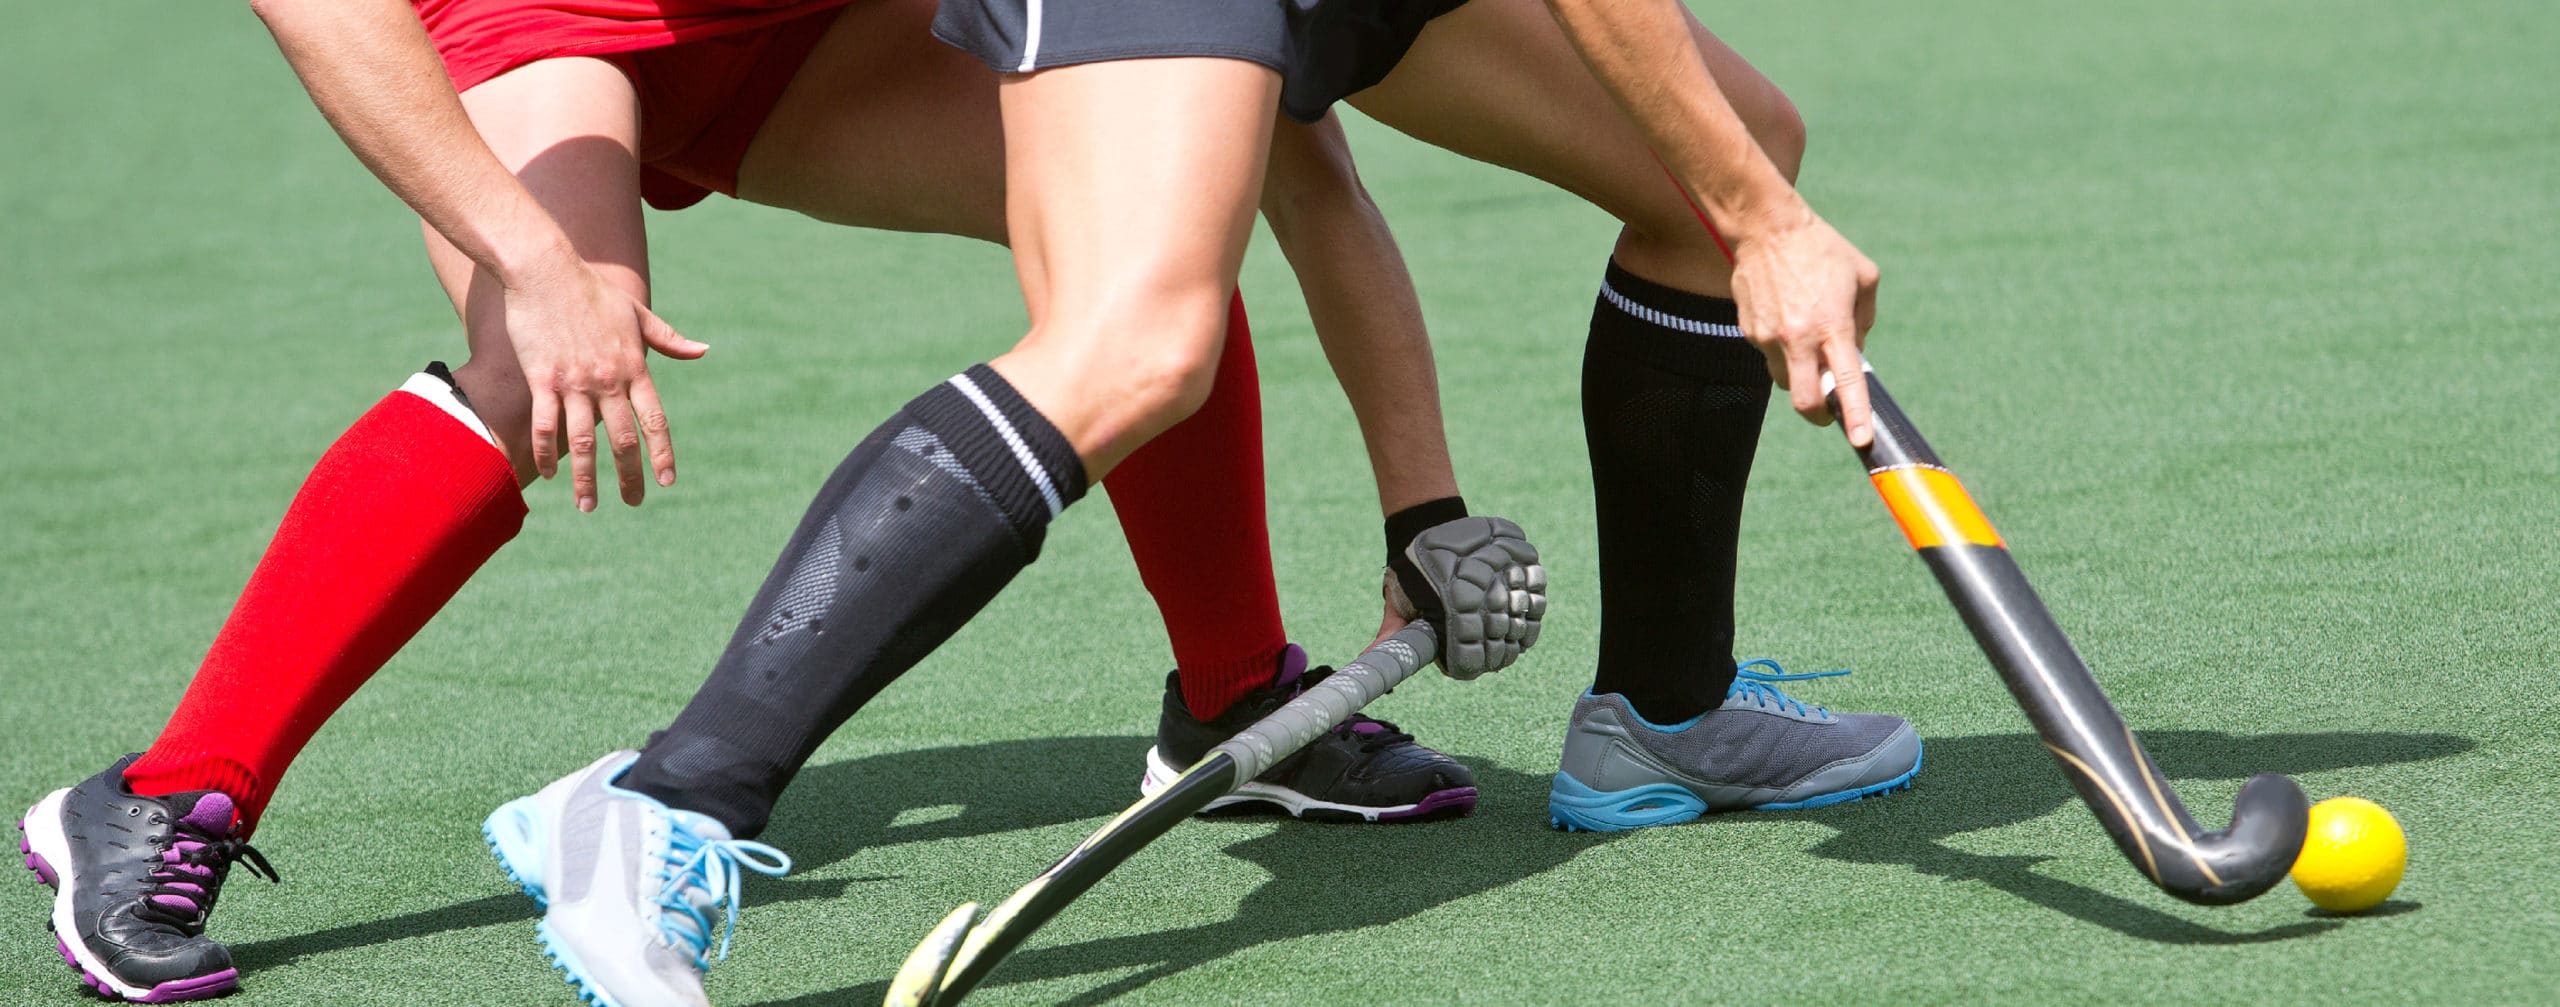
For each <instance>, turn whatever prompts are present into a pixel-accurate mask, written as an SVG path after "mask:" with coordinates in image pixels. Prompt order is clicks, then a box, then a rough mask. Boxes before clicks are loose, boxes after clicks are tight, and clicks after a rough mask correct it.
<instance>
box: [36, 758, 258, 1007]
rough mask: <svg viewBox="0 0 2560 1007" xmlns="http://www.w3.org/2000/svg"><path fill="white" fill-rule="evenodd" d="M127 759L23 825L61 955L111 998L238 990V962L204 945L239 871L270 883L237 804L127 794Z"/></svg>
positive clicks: (212, 795) (147, 999) (48, 798)
mask: <svg viewBox="0 0 2560 1007" xmlns="http://www.w3.org/2000/svg"><path fill="white" fill-rule="evenodd" d="M135 758H137V756H131V755H128V756H125V757H124V758H123V759H122V760H119V761H118V762H117V763H116V764H115V765H113V766H109V767H107V769H106V771H105V772H102V773H99V774H98V775H96V776H92V777H90V778H89V779H87V780H85V781H82V782H81V783H80V784H79V785H77V786H72V787H65V788H63V789H61V790H57V791H54V792H53V793H50V794H47V795H45V798H44V800H41V801H37V802H36V804H35V806H34V807H32V808H28V809H27V813H26V816H25V817H24V818H21V819H19V820H18V828H19V830H20V831H21V832H23V833H25V835H24V836H23V837H22V838H21V839H19V840H18V851H19V852H20V853H22V854H24V855H25V856H26V865H27V869H28V870H31V871H34V872H35V873H36V877H37V878H38V879H39V880H42V881H43V882H44V883H45V884H47V885H51V886H52V887H53V890H54V895H53V912H52V915H51V916H50V917H49V918H48V919H47V920H46V925H48V926H49V927H51V928H52V929H53V934H54V950H56V951H59V952H61V953H62V960H63V961H65V962H68V963H70V965H71V967H72V968H73V969H75V970H77V971H78V972H79V973H80V980H81V982H82V983H83V984H85V985H87V986H88V987H89V989H91V990H93V991H95V992H96V993H97V994H98V996H99V997H100V998H101V999H105V1000H130V1001H133V1002H135V1003H154V1004H156V1003H175V1002H178V1001H181V1000H202V999H207V998H210V997H218V996H222V995H224V994H226V993H229V992H231V991H232V990H233V989H235V988H237V987H238V986H239V985H240V972H239V970H238V969H235V968H233V967H232V965H231V952H230V951H229V949H226V948H224V947H223V946H222V945H221V944H218V943H215V942H214V941H213V940H212V939H211V938H208V937H206V936H205V935H204V928H205V922H206V920H207V919H208V918H209V917H211V916H212V915H213V904H214V900H215V899H216V898H218V897H220V896H221V894H222V882H223V879H224V878H226V877H228V876H229V875H230V873H231V865H232V864H233V863H234V862H237V861H243V860H245V861H246V862H247V863H248V865H249V869H250V870H251V871H253V872H255V873H257V874H259V875H260V876H262V877H265V878H267V879H268V880H270V881H272V880H274V879H275V871H274V869H273V868H270V867H268V866H267V861H266V858H265V857H261V856H259V855H258V851H256V850H254V849H251V848H250V847H249V844H248V842H247V841H245V840H244V839H243V838H241V836H240V834H239V833H240V827H239V822H238V816H237V815H236V814H234V811H235V809H234V807H233V805H232V801H231V798H230V796H229V795H227V794H224V793H222V792H221V791H214V790H200V791H189V792H187V793H182V794H170V795H167V796H164V797H150V796H145V795H141V794H136V793H134V792H133V791H132V789H130V788H128V787H127V786H125V781H124V771H125V767H127V766H130V765H132V764H133V760H134V759H135Z"/></svg>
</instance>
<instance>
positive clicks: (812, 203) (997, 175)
mask: <svg viewBox="0 0 2560 1007" xmlns="http://www.w3.org/2000/svg"><path fill="white" fill-rule="evenodd" d="M933 13H934V0H857V2H855V3H853V4H851V5H849V6H847V7H845V8H844V9H843V11H842V13H840V14H838V15H837V16H836V21H835V24H834V25H833V26H831V27H829V28H828V29H827V32H826V34H825V35H824V36H823V37H821V38H820V40H819V42H818V45H817V47H816V48H814V49H812V50H811V51H810V53H809V57H808V59H807V60H806V61H805V62H803V63H802V64H801V66H800V70H799V72H798V73H796V74H793V75H792V78H791V84H790V86H789V87H788V88H786V89H784V91H783V93H782V97H781V99H780V100H779V101H777V102H776V103H775V104H774V107H773V110H772V111H771V112H770V113H769V114H767V115H766V117H765V121H764V125H763V126H762V127H761V128H760V129H758V130H757V132H756V136H755V140H754V141H753V142H751V143H749V144H748V146H747V151H746V156H745V157H744V158H743V159H742V160H741V161H740V162H739V165H738V195H739V196H740V197H741V198H744V199H748V200H751V201H754V202H758V203H764V204H766V205H769V206H779V207H783V208H785V209H790V210H797V211H799V212H801V213H805V214H808V215H809V216H812V217H816V218H818V219H820V220H824V221H827V222H830V223H836V224H846V225H851V226H855V227H877V228H883V229H887V230H896V231H923V232H929V233H939V234H958V235H964V236H967V237H972V238H980V239H984V240H987V241H996V242H1001V241H1003V240H1004V129H1003V124H1002V119H1001V116H1000V114H999V113H998V111H997V107H996V74H995V71H993V70H990V69H988V68H987V67H986V65H985V64H983V63H980V62H978V61H977V60H976V59H973V58H971V57H970V56H969V55H968V54H966V53H963V52H961V51H959V50H957V49H954V48H952V47H951V46H948V45H945V44H943V43H942V42H940V41H939V40H936V39H935V38H934V37H933V35H932V34H931V32H930V30H929V29H930V28H931V26H932V23H933Z"/></svg>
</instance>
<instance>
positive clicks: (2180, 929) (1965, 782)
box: [1754, 731, 2476, 944]
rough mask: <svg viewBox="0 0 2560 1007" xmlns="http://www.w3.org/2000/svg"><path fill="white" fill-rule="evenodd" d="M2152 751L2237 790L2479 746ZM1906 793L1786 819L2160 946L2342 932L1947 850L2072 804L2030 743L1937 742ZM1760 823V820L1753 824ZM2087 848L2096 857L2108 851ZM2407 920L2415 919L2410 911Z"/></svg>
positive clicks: (2027, 737) (1865, 856)
mask: <svg viewBox="0 0 2560 1007" xmlns="http://www.w3.org/2000/svg"><path fill="white" fill-rule="evenodd" d="M2142 739H2143V743H2144V744H2145V745H2147V746H2149V747H2150V748H2151V750H2152V751H2155V752H2157V753H2159V758H2160V760H2161V764H2163V765H2167V766H2175V767H2177V768H2178V770H2179V775H2180V777H2181V778H2182V779H2205V780H2237V779H2240V778H2243V777H2246V776H2248V775H2250V774H2251V773H2255V772H2258V771H2261V770H2266V769H2270V768H2272V769H2274V770H2275V771H2280V772H2284V773H2287V774H2302V773H2317V772H2323V771H2327V770H2334V769H2344V768H2349V767H2356V766H2377V765H2389V764H2393V763H2402V762H2417V761H2422V760H2426V759H2436V758H2443V757H2445V756H2450V755H2460V754H2462V753H2464V752H2468V751H2470V750H2471V749H2473V748H2474V747H2476V746H2475V744H2474V743H2473V742H2472V741H2471V739H2468V738H2464V737H2460V736H2457V735H2450V734H2401V733H2391V732H2372V733H2348V732H2334V733H2324V734H2268V735H2242V736H2234V735H2229V734H2224V733H2222V732H2219V731H2145V732H2143V735H2142ZM1918 782H1919V785H1918V786H1916V787H1914V788H1912V790H1911V792H1909V793H1907V794H1899V795H1895V796H1894V797H1892V798H1890V799H1887V800H1882V801H1861V802H1857V803H1855V804H1848V805H1840V806H1837V807H1831V808H1821V809H1815V810H1811V811H1801V812H1784V813H1781V814H1779V815H1777V816H1772V817H1780V818H1785V819H1790V820H1802V821H1808V822H1819V823H1822V824H1824V825H1828V826H1831V827H1832V828H1833V829H1835V830H1837V831H1836V832H1835V833H1834V834H1833V835H1832V836H1831V838H1829V839H1826V840H1824V841H1822V842H1821V843H1818V844H1816V845H1815V846H1814V847H1813V848H1812V850H1811V851H1810V852H1812V853H1813V854H1814V855H1816V856H1821V857H1826V858H1829V859H1832V860H1838V861H1843V862H1847V863H1858V864H1887V865H1899V866H1906V867H1910V868H1912V869H1914V870H1916V871H1919V872H1921V873H1923V874H1929V875H1934V876H1936V877H1941V878H1945V879H1947V880H1950V881H1979V882H1982V883H1984V884H1987V885H1990V886H1992V887H1993V888H1996V889H1999V890H2000V891H2003V892H2007V893H2008V894H2010V895H2013V896H2016V897H2018V898H2021V899H2025V900H2026V901H2028V902H2032V903H2035V904H2036V905H2039V906H2042V907H2044V908H2046V909H2049V910H2052V911H2054V912H2057V913H2061V914H2063V915H2066V916H2070V917H2072V918H2074V919H2078V920H2081V921H2083V922H2087V923H2093V924H2096V925H2098V926H2102V927H2106V928H2107V929H2110V930H2113V931H2115V932H2117V933H2120V934H2123V935H2125V936H2127V937H2132V938H2136V939H2139V940H2146V941H2152V942H2156V943H2162V944H2251V943H2262V942H2267V941H2279V940H2289V939H2293V938H2297V937H2307V936H2311V935H2315V934H2319V933H2324V932H2327V931H2329V930H2331V929H2334V928H2336V927H2338V926H2339V925H2340V923H2339V921H2337V920H2335V919H2330V918H2326V917H2318V918H2314V919H2310V920H2305V921H2303V922H2298V923H2290V924H2286V925H2283V926H2278V927H2272V928H2269V929H2266V930H2261V931H2255V932H2248V933H2233V932H2230V931H2225V930H2220V929H2216V928H2213V927H2209V926H2205V925H2203V924H2199V923H2194V922H2190V921H2189V920H2187V919H2184V918H2182V917H2180V916H2177V915H2175V914H2172V913H2169V912H2164V911H2162V910H2161V909H2158V908H2155V907H2153V906H2149V905H2145V904H2143V903H2140V902H2136V901H2132V900H2128V899H2124V898H2119V897H2117V896H2114V895H2110V894H2107V893H2104V892H2100V891H2097V890H2094V889H2091V888H2086V887H2083V886H2081V885H2078V884H2074V883H2072V882H2069V881H2063V880H2060V879H2057V878H2053V877H2049V876H2046V875H2043V874H2039V873H2037V872H2036V871H2035V870H2034V867H2035V865H2036V864H2039V863H2042V862H2044V861H2047V860H2051V859H2054V858H2053V857H2052V856H2042V855H2007V856H2002V855H1987V854H1979V853H1971V852H1967V851H1964V850H1960V849H1957V848H1955V847H1953V846H1950V845H1948V844H1946V843H1945V842H1943V840H1946V839H1949V838H1952V837H1954V836H1958V835H1962V834H1964V833H1969V832H1976V831H1981V830H1985V829H1997V828H2001V827H2004V826H2009V825H2016V824H2018V823H2021V822H2026V821H2031V820H2034V819H2037V818H2041V817H2044V816H2045V815H2048V814H2051V813H2053V812H2054V811H2055V810H2056V809H2059V808H2061V807H2063V806H2064V805H2065V804H2066V803H2068V802H2070V801H2071V800H2072V792H2071V790H2070V788H2069V786H2068V785H2067V784H2066V783H2065V782H2064V781H2062V780H2061V779H2060V778H2059V777H2057V776H2055V775H2054V773H2053V768H2052V760H2051V757H2050V756H2048V755H2046V754H2045V749H2044V747H2043V746H2042V745H2041V744H2039V743H2038V742H2037V740H2036V737H2035V736H2034V735H2032V734H2025V733H2020V734H1994V735H1974V736H1969V737H1961V738H1943V739H1935V738H1933V739H1930V740H1929V742H1928V769H1927V771H1926V772H1923V773H1922V774H1921V778H1920V780H1919V781H1918ZM1754 817H1758V816H1756V815H1755V816H1754ZM2097 838H2098V837H2097V836H2096V835H2092V836H2091V837H2090V839H2091V843H2090V845H2089V847H2088V849H2089V851H2090V854H2091V855H2097V851H2098V850H2100V849H2101V847H2100V846H2098V845H2097V844H2096V840H2097ZM2402 911H2406V910H2402Z"/></svg>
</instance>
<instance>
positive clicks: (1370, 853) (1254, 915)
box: [760, 756, 1606, 1007]
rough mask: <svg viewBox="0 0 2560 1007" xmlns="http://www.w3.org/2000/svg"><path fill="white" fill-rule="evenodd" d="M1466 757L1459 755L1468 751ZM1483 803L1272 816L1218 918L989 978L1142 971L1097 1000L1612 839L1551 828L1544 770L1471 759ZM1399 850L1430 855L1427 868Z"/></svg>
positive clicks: (1056, 949)
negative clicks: (1441, 810) (1444, 809)
mask: <svg viewBox="0 0 2560 1007" xmlns="http://www.w3.org/2000/svg"><path fill="white" fill-rule="evenodd" d="M1462 758H1463V756H1462ZM1468 761H1469V764H1470V765H1473V766H1475V767H1476V787H1477V789H1478V790H1479V791H1480V792H1481V793H1482V794H1483V795H1484V804H1483V810H1481V811H1479V812H1478V813H1477V814H1476V815H1475V816H1474V817H1471V818H1464V819H1458V820H1455V821H1445V822H1433V823H1424V824H1413V825H1323V824H1316V823H1300V822H1290V821H1287V820H1286V819H1279V818H1274V819H1270V820H1271V821H1275V822H1278V823H1280V824H1279V827H1277V828H1274V829H1272V830H1271V831H1269V832H1267V833H1265V834H1262V835H1259V836H1255V837H1254V838H1251V839H1247V840H1245V841H1243V842H1240V843H1236V844H1234V845H1232V846H1229V847H1227V848H1226V850H1225V853H1226V854H1227V855H1229V856H1233V857H1237V858H1240V859H1243V860H1245V861H1248V862H1251V863H1253V864H1255V865H1257V866H1260V867H1261V868H1262V869H1264V870H1265V871H1267V872H1269V874H1270V875H1271V880H1269V881H1267V882H1265V883H1263V884H1262V885H1261V886H1259V887H1257V888H1255V889H1254V890H1253V891H1252V892H1251V893H1249V894H1247V895H1246V896H1245V897H1244V901H1243V904H1241V905H1239V906H1238V907H1237V908H1236V911H1235V914H1234V915H1233V916H1232V917H1230V918H1228V919H1225V920H1221V921H1219V922H1216V923H1211V924H1206V925H1202V926H1196V927H1188V928H1184V929H1179V930H1162V931H1154V932H1150V933H1144V934H1133V935H1130V936H1126V937H1111V938H1104V939H1100V940H1092V941H1085V942H1082V943H1077V944H1069V945H1061V946H1053V947H1044V948H1035V949H1031V950H1026V951H1019V952H1016V953H1014V954H1013V955H1012V956H1011V957H1010V958H1008V959H1007V961H1006V964H1005V967H1004V971H1003V972H1002V973H1000V974H999V975H998V976H996V977H995V978H993V979H991V980H989V982H990V984H991V985H996V986H1005V985H1012V984H1015V983H1025V982H1039V981H1042V980H1050V979H1059V978H1065V977H1070V976H1079V975H1092V974H1096V973H1104V972H1117V971H1127V970H1131V969H1135V970H1136V971H1134V972H1131V973H1130V974H1129V975H1126V976H1123V977H1121V978H1118V979H1116V980H1113V981H1112V982H1110V983H1108V984H1106V985H1103V986H1099V987H1096V988H1094V989H1091V990H1087V991H1085V992H1083V993H1080V994H1078V995H1076V996H1075V997H1073V998H1071V999H1069V1000H1067V1001H1066V1003H1069V1004H1098V1003H1103V1002H1106V1001H1109V1000H1112V999H1113V998H1116V997H1120V996H1123V995H1126V994H1128V993H1129V992H1131V991H1133V990H1136V989H1138V988H1140V987H1143V986H1145V985H1146V984H1148V983H1151V982H1154V981H1156V980H1158V979H1162V978H1165V977H1167V976H1171V975H1176V974H1179V973H1181V972H1183V971H1185V970H1188V969H1190V968H1193V967H1195V966H1198V965H1203V964H1207V963H1209V962H1213V961H1216V960H1218V959H1221V958H1224V957H1226V956H1228V955H1231V954H1235V953H1237V952H1239V951H1244V950H1247V949H1250V948H1252V947H1254V946H1256V945H1260V944H1264V943H1268V942H1272V941H1282V940H1290V939H1293V938H1299V937H1307V936H1312V935H1317V934H1327V933H1340V932H1345V931H1350V930H1357V929H1360V928H1363V927H1372V926H1378V925H1380V924H1386V923H1393V922H1395V921H1397V920H1402V919H1406V918H1408V917H1411V916H1414V915H1416V914H1418V913H1423V912H1427V911H1429V910H1431V909H1433V908H1436V907H1438V906H1441V905H1444V904H1446V903H1449V902H1453V901H1456V900H1458V899H1462V898H1466V897H1468V896H1472V895H1477V894H1481V893H1483V892H1486V891H1490V890H1493V889H1497V888H1501V887H1503V886H1506V885H1510V884H1512V883H1514V882H1518V881H1521V880H1523V879H1526V878H1530V877H1534V876H1536V875H1539V874H1542V873H1544V872H1546V871H1548V870H1552V869H1554V868H1556V867H1559V866H1562V865H1563V864H1565V863H1566V862H1568V861H1570V860H1572V859H1573V858H1574V857H1575V856H1577V855H1579V854H1580V853H1582V851H1584V850H1587V849H1590V848H1591V847H1593V846H1595V845H1598V844H1599V843H1601V842H1605V841H1606V839H1605V838H1604V837H1600V836H1595V835H1592V834H1589V833H1566V832H1558V831H1555V830H1552V829H1550V828H1548V827H1547V821H1546V817H1545V816H1546V795H1547V787H1548V782H1549V780H1548V777H1547V776H1546V775H1544V774H1536V775H1533V774H1529V773H1522V772H1517V771H1514V770H1509V769H1504V768H1502V767H1500V766H1494V765H1489V764H1487V763H1485V762H1483V761H1481V760H1468ZM1399 849H1410V850H1414V851H1426V850H1427V851H1429V854H1430V856H1429V863H1430V865H1431V869H1430V870H1414V869H1412V868H1411V866H1410V865H1411V864H1412V863H1414V862H1415V858H1412V857H1402V856H1397V855H1394V851H1396V850H1399ZM887 986H888V984H887V982H886V981H885V980H884V981H880V982H872V983H867V984H863V985H860V986H854V987H850V988H846V989H839V990H831V991H828V992H824V993H818V994H812V995H810V996H805V997H798V998H793V999H789V1000H779V1001H773V1002H770V1003H765V1004H762V1005H760V1007H839V1005H845V1004H876V1003H879V1002H880V998H881V995H882V994H883V993H884V992H885V991H886V990H887Z"/></svg>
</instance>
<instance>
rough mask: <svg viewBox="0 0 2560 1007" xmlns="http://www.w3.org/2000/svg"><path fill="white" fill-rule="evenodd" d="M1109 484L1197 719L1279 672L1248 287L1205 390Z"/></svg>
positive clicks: (1283, 643) (1276, 596) (1282, 645)
mask: <svg viewBox="0 0 2560 1007" xmlns="http://www.w3.org/2000/svg"><path fill="white" fill-rule="evenodd" d="M1103 486H1104V487H1105V488H1106V489H1108V490H1110V492H1111V509H1112V510H1113V511H1114V512H1116V513H1118V514H1119V515H1120V527H1121V530H1122V531H1123V532H1124V533H1125V534H1126V535H1127V536H1128V537H1129V552H1130V554H1131V555H1133V556H1136V557H1137V560H1138V576H1139V579H1141V580H1144V581H1145V582H1146V584H1147V593H1149V594H1152V595H1154V596H1155V599H1156V608H1157V609H1158V610H1159V611H1161V612H1162V613H1164V628H1165V633H1166V635H1168V636H1171V637H1172V638H1173V660H1174V665H1175V666H1176V667H1177V668H1179V669H1181V677H1182V699H1183V704H1184V705H1186V706H1188V707H1190V708H1191V715H1192V716H1195V717H1199V718H1202V719H1204V720H1205V719H1208V718H1210V717H1215V716H1217V715H1218V714H1220V713H1223V712H1225V711H1226V709H1227V707H1228V705H1230V704H1232V703H1234V702H1235V700H1236V697H1238V696H1242V695H1244V694H1245V693H1246V692H1249V691H1252V690H1253V689H1255V688H1256V687H1259V686H1262V685H1264V684H1267V683H1269V682H1270V681H1271V679H1272V677H1273V676H1275V675H1277V674H1279V667H1280V652H1281V651H1283V650H1285V649H1287V648H1288V646H1289V637H1288V634H1287V633H1286V632H1284V631H1283V630H1282V629H1281V628H1280V591H1279V588H1278V587H1277V586H1275V585H1274V584H1273V583H1272V576H1271V529H1270V527H1269V526H1268V525H1266V524H1265V523H1264V521H1263V512H1262V390H1261V388H1260V387H1259V386H1258V385H1257V383H1256V376H1255V374H1254V369H1253V330H1252V329H1251V327H1249V326H1247V325H1246V324H1245V317H1244V296H1243V295H1242V294H1238V295H1237V296H1236V298H1235V300H1234V301H1232V302H1230V303H1229V305H1228V307H1227V343H1226V349H1225V350H1223V351H1221V352H1220V354H1219V356H1218V377H1217V383H1216V384H1215V385H1213V386H1211V388H1210V391H1209V401H1208V403H1207V404H1206V405H1203V406H1201V407H1200V411H1199V412H1196V413H1193V414H1191V418H1190V419H1186V420H1184V421H1182V422H1181V423H1180V424H1177V425H1176V426H1175V427H1174V428H1173V429H1171V430H1167V431H1165V432H1164V433H1162V434H1160V435H1157V437H1156V438H1155V439H1154V440H1152V441H1148V442H1147V445H1146V446H1145V447H1142V448H1139V449H1138V452H1137V453H1136V454H1133V455H1130V456H1129V459H1128V460H1127V461H1124V462H1121V463H1120V467H1118V468H1115V469H1112V470H1111V475H1110V477H1109V478H1107V479H1105V480H1103Z"/></svg>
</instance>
